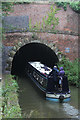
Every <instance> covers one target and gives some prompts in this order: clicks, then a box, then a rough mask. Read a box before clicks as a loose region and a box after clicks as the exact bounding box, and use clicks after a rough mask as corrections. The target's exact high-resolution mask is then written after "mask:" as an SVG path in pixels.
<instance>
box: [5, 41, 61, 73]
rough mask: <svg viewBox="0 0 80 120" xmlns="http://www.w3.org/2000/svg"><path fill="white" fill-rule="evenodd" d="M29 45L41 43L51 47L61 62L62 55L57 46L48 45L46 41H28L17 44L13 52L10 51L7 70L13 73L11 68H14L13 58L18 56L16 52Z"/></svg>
mask: <svg viewBox="0 0 80 120" xmlns="http://www.w3.org/2000/svg"><path fill="white" fill-rule="evenodd" d="M29 43H40V44H43V45H46V46H47V47H49V48H50V49H51V50H52V51H53V52H54V53H55V54H56V55H57V57H58V59H59V60H61V58H62V56H63V55H62V54H61V53H60V51H59V49H58V48H57V47H56V46H55V44H51V43H47V42H46V40H40V39H34V40H33V39H32V40H31V39H30V40H29V39H26V40H24V41H22V42H18V44H16V45H15V46H14V47H13V48H12V50H11V51H10V53H9V58H8V60H7V67H6V70H9V71H11V67H12V61H13V58H14V55H15V54H16V52H17V51H18V50H19V49H20V48H21V47H23V46H25V45H27V44H29Z"/></svg>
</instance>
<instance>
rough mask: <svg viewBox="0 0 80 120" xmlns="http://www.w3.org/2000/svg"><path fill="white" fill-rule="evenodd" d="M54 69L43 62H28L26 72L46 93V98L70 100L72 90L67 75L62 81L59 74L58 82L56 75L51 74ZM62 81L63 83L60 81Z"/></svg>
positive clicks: (60, 100) (59, 100)
mask: <svg viewBox="0 0 80 120" xmlns="http://www.w3.org/2000/svg"><path fill="white" fill-rule="evenodd" d="M51 71H52V69H51V68H50V67H48V66H46V65H44V64H42V63H41V62H37V61H36V62H28V64H27V69H26V73H27V75H28V76H29V77H30V78H31V80H32V81H33V82H34V83H35V84H36V85H37V87H38V88H40V90H41V91H43V92H44V93H45V95H46V100H50V101H55V102H67V101H69V100H70V97H71V95H70V90H69V86H68V80H67V77H66V76H64V77H63V80H62V81H61V79H60V77H59V76H57V84H55V82H54V76H49V74H50V73H51ZM60 81H61V84H59V82H60Z"/></svg>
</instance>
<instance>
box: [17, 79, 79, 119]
mask: <svg viewBox="0 0 80 120" xmlns="http://www.w3.org/2000/svg"><path fill="white" fill-rule="evenodd" d="M18 84H19V104H20V106H21V109H22V114H23V116H24V118H77V117H78V89H77V88H74V87H71V88H70V89H71V95H72V97H71V101H69V102H68V103H55V102H51V101H47V100H46V99H45V94H43V93H42V92H41V91H40V90H39V89H38V88H37V87H36V86H35V84H34V83H33V82H32V81H31V79H29V78H18Z"/></svg>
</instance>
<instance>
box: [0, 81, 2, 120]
mask: <svg viewBox="0 0 80 120" xmlns="http://www.w3.org/2000/svg"><path fill="white" fill-rule="evenodd" d="M1 119H2V81H0V120H1Z"/></svg>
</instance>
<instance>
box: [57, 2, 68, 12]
mask: <svg viewBox="0 0 80 120" xmlns="http://www.w3.org/2000/svg"><path fill="white" fill-rule="evenodd" d="M55 3H56V5H57V7H63V9H64V10H65V11H66V10H67V2H55Z"/></svg>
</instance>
